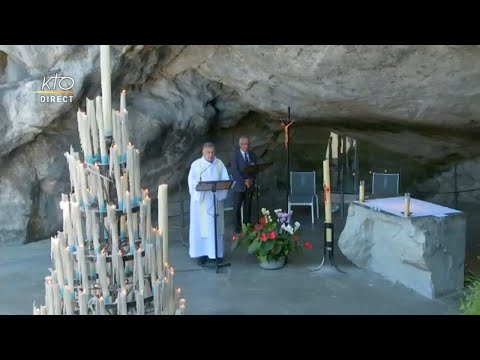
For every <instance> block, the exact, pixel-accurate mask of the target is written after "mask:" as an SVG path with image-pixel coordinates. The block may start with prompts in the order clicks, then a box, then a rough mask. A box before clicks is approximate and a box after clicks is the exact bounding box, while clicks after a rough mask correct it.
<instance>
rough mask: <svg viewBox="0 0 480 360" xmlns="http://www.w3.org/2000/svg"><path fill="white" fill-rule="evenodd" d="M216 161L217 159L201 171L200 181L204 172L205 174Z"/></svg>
mask: <svg viewBox="0 0 480 360" xmlns="http://www.w3.org/2000/svg"><path fill="white" fill-rule="evenodd" d="M214 161H215V159H214V160H213V161H212V162H211V163H210V165H208V166H207V167H206V168H205V169H203V171H202V172H201V173H200V181H202V174H203V173H204V172H205V171H207V170H208V168H209V167H210V166H212V165H213V163H214Z"/></svg>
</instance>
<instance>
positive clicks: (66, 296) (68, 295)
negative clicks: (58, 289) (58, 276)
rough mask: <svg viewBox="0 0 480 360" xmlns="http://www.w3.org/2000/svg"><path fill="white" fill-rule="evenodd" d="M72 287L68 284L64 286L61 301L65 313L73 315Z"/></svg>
mask: <svg viewBox="0 0 480 360" xmlns="http://www.w3.org/2000/svg"><path fill="white" fill-rule="evenodd" d="M72 294H73V289H72V288H70V287H69V286H65V287H64V290H63V303H64V305H65V315H73V304H72Z"/></svg>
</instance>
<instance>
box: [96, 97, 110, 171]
mask: <svg viewBox="0 0 480 360" xmlns="http://www.w3.org/2000/svg"><path fill="white" fill-rule="evenodd" d="M95 110H96V111H95V115H96V120H97V126H98V139H99V143H100V156H101V163H102V164H103V165H105V164H107V163H108V153H107V144H106V142H105V128H104V121H103V107H102V97H101V96H97V97H96V99H95Z"/></svg>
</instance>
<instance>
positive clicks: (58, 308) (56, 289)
mask: <svg viewBox="0 0 480 360" xmlns="http://www.w3.org/2000/svg"><path fill="white" fill-rule="evenodd" d="M52 287H53V302H54V304H55V315H62V296H61V294H60V286H59V285H58V283H54V284H53V285H52Z"/></svg>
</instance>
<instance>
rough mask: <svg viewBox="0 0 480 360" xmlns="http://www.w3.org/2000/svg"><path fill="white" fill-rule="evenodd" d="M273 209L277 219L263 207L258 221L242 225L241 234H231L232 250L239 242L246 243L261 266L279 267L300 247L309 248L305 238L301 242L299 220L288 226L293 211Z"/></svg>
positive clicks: (299, 250) (299, 249) (249, 251)
mask: <svg viewBox="0 0 480 360" xmlns="http://www.w3.org/2000/svg"><path fill="white" fill-rule="evenodd" d="M274 212H275V214H276V216H277V218H276V219H272V216H271V215H270V211H269V210H267V209H265V208H263V209H262V215H263V216H262V217H261V218H260V221H259V223H258V224H255V225H254V226H251V225H250V224H248V225H245V224H244V225H243V229H242V233H241V234H239V235H233V237H232V251H233V250H235V249H236V248H237V247H238V246H239V245H240V244H242V245H245V246H247V247H248V253H249V254H253V255H255V256H256V257H257V259H258V260H259V262H260V266H261V267H262V268H264V269H279V268H281V267H283V266H284V265H285V261H286V258H287V256H288V255H289V254H290V253H292V252H296V253H301V252H302V250H303V247H305V248H307V249H310V248H311V247H312V244H311V243H310V242H308V241H306V242H304V243H303V244H302V243H301V242H300V240H299V233H300V223H299V222H298V221H296V222H295V224H294V225H293V226H292V225H290V219H291V217H292V211H290V212H289V213H285V212H283V211H282V209H277V210H274Z"/></svg>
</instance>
